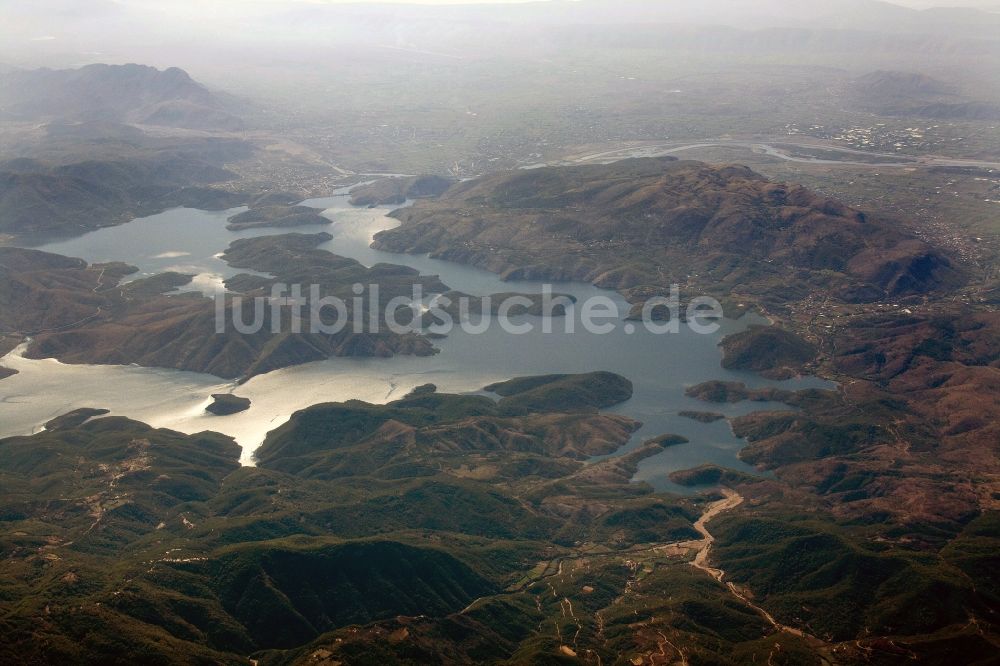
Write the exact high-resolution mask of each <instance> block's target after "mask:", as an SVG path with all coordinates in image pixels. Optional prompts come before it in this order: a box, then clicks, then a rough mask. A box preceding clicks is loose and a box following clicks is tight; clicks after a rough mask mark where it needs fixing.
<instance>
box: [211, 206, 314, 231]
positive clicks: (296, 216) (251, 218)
mask: <svg viewBox="0 0 1000 666" xmlns="http://www.w3.org/2000/svg"><path fill="white" fill-rule="evenodd" d="M322 212H323V210H322V209H321V208H311V207H309V206H258V207H256V208H251V209H250V210H248V211H245V212H243V213H240V214H239V215H234V216H232V217H231V218H229V220H228V221H229V224H227V225H226V229H229V230H230V231H242V230H244V229H258V228H261V227H276V228H288V227H304V226H310V225H317V224H332V221H331V220H330V219H329V218H327V217H323V216H322V215H320V213H322Z"/></svg>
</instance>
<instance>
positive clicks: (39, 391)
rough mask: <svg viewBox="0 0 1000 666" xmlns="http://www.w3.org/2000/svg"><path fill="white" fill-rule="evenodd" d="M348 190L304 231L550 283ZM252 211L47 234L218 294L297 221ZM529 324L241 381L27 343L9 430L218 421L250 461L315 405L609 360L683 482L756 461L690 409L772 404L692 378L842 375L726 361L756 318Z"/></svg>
mask: <svg viewBox="0 0 1000 666" xmlns="http://www.w3.org/2000/svg"><path fill="white" fill-rule="evenodd" d="M338 195H339V196H334V197H330V198H325V199H313V200H309V201H305V202H303V203H304V205H308V206H315V207H318V208H323V209H325V211H326V212H325V213H324V215H325V216H326V217H328V218H329V219H330V220H331V221H332V224H330V225H323V226H315V227H313V226H310V227H299V228H296V229H294V230H291V231H297V232H301V233H315V232H317V231H325V232H328V233H330V234H331V235H332V236H333V239H332V240H331V241H329V242H328V243H325V244H324V245H323V246H321V247H323V248H324V249H327V250H329V251H331V252H333V253H335V254H339V255H341V256H346V257H351V258H354V259H357V260H358V261H360V262H361V263H363V264H365V265H368V266H370V265H372V264H375V263H379V262H386V263H396V264H404V265H407V266H411V267H413V268H416V269H418V270H419V271H421V273H423V274H425V275H439V276H441V279H442V280H443V281H444V282H445V284H447V285H449V286H450V287H452V288H454V289H459V290H461V291H464V292H467V293H472V294H476V295H487V294H493V293H500V292H510V291H520V292H525V293H540V292H541V291H542V287H543V285H542V284H541V283H538V282H530V281H524V282H503V281H501V280H500V279H499V278H498V277H497V276H496V275H494V274H492V273H488V272H486V271H481V270H478V269H475V268H470V267H466V266H462V265H459V264H454V263H449V262H444V261H438V260H434V259H431V258H429V257H426V256H410V255H397V254H391V253H387V252H382V251H379V250H373V249H372V248H371V247H370V244H371V239H372V236H373V235H374V234H375V233H377V232H378V231H381V230H383V229H389V228H392V227H394V226H396V225H398V221H396V220H394V219H392V218H390V217H388V216H387V213H388V212H389V211H390V210H391V209H389V208H373V209H368V208H353V207H351V206H349V205H348V204H347V200H346V198H345V197H344V196H342V193H338ZM240 210H242V209H234V210H231V211H224V212H207V211H200V210H194V209H185V208H179V209H175V210H171V211H167V212H165V213H161V214H159V215H153V216H150V217H147V218H142V219H138V220H135V221H133V222H131V223H129V224H126V225H122V226H119V227H110V228H106V229H101V230H98V231H95V232H92V233H89V234H86V235H84V236H81V237H79V238H76V239H71V240H65V241H59V242H53V243H48V244H44V245H41V246H39V249H43V250H46V251H49V252H57V253H60V254H65V255H69V256H77V257H82V258H84V259H86V260H87V261H90V262H96V261H125V262H127V263H131V264H133V265H136V266H138V267H139V269H140V274H142V275H146V274H153V273H157V272H162V271H166V270H176V271H179V272H184V273H192V274H196V275H197V276H198V277H197V278H196V281H195V283H194V284H193V285H192V286H191V287H190V288H193V289H200V290H203V291H205V292H206V293H211V292H213V291H215V290H217V289H219V288H221V281H222V280H223V279H224V278H226V277H228V276H231V275H233V274H235V273H238V272H246V271H241V270H236V269H232V268H230V267H229V266H227V265H226V264H225V262H223V261H222V260H220V259H219V258H218V256H217V255H218V254H219V253H221V252H222V251H223V250H225V249H226V247H227V246H228V245H229V243H231V242H232V241H233V240H235V239H237V238H246V237H250V236H261V235H268V234H276V233H286V232H287V231H290V230H287V229H252V230H245V231H241V232H232V231H228V230H227V229H226V228H225V224H226V218H227V217H228V216H230V215H233V214H235V213H237V212H239V211H240ZM555 291H557V292H560V293H569V294H572V295H574V296H576V297H577V298H578V299H585V298H587V297H590V296H596V295H600V296H605V297H610V298H612V299H613V300H614V301H615V302H616V303H617V304H619V306H620V308H621V312H622V314H623V315H624V314H625V313H626V312H627V306H626V304H625V303H624V301H623V300H622V299H621V297H620V296H618V295H617V294H615V293H613V292H608V291H605V290H601V289H597V288H596V287H593V286H591V285H587V284H581V283H561V284H558V285H556V286H555ZM685 296H688V295H685ZM692 296H693V295H692ZM571 315H572V313H571ZM525 321H533V322H534V323H535V324H536V325H535V330H534V331H533V332H532V333H530V334H527V335H510V334H508V333H505V332H504V331H502V330H501V329H500V328H499V327H497V326H493V327H491V328H490V329H489V330H488V331H487V332H486V333H484V334H481V335H470V334H468V333H465V332H463V331H462V330H461V329H458V328H456V329H455V331H454V332H453V333H452V334H451V335H450V336H449V337H448V338H447V339H444V340H440V341H437V342H436V343H435V344H436V345H437V346H438V347H439V348H440V350H441V353H440V354H438V355H436V356H433V357H429V358H416V357H397V358H392V359H354V358H350V359H342V358H337V359H330V360H327V361H321V362H317V363H310V364H307V365H303V366H298V367H294V368H286V369H283V370H279V371H276V372H272V373H269V374H267V375H263V376H259V377H255V378H253V379H251V380H250V381H249V382H247V383H246V384H244V385H242V386H238V387H237V386H236V385H235V384H233V383H227V382H225V381H224V380H220V379H218V378H215V377H211V376H208V375H202V374H196V373H187V372H178V371H173V370H161V369H151V368H139V367H122V366H70V365H65V364H62V363H59V362H57V361H54V360H29V359H25V358H23V357H21V356H20V352H21V350H15V352H12V353H11V354H10V355H9V356H8V357H7V358H5V359H4V360H3V363H4V365H7V366H9V367H12V368H14V369H17V370H19V371H20V374H18V375H14V376H13V377H10V378H8V379H5V380H2V381H0V435H3V436H6V435H13V434H24V433H29V432H33V431H36V430H37V429H38V428H39V426H40V425H41V424H42V423H44V422H45V421H46V420H48V419H50V418H52V417H54V416H57V415H59V414H62V413H65V412H66V411H69V410H70V409H75V408H78V407H84V406H89V407H104V408H108V409H111V410H112V413H114V414H118V415H123V416H129V417H131V418H135V419H138V420H141V421H145V422H147V423H150V424H151V425H154V426H157V427H168V428H173V429H175V430H179V431H182V432H187V433H192V432H198V431H203V430H215V431H219V432H223V433H225V434H228V435H231V436H233V437H235V438H236V440H237V441H238V442H239V443H240V444H241V445H243V447H244V452H243V461H244V462H245V463H251V462H252V459H251V456H252V452H253V450H254V449H255V448H256V447H257V446H259V444H260V442H261V441H262V440H263V439H264V436H265V435H266V433H267V432H268V431H269V430H271V429H273V428H275V427H277V426H278V425H281V424H282V423H284V422H285V421H286V420H287V419H288V417H289V416H290V415H291V414H292V413H293V412H295V411H297V410H299V409H303V408H305V407H308V406H309V405H312V404H316V403H321V402H332V401H342V400H347V399H352V398H356V399H361V400H366V401H368V402H372V403H382V402H387V401H389V400H393V399H397V398H400V397H402V396H403V395H405V394H406V393H407V392H408V391H409V390H411V389H412V388H414V387H416V386H419V385H421V384H426V383H428V382H430V383H434V384H437V385H438V387H439V389H440V390H442V391H448V392H472V391H477V390H479V389H480V388H481V387H483V386H485V385H486V384H489V383H491V382H495V381H500V380H504V379H508V378H511V377H516V376H522V375H536V374H547V373H575V372H588V371H592V370H610V371H612V372H616V373H619V374H621V375H624V376H626V377H628V378H629V379H630V380H632V382H633V384H634V386H635V395H634V396H633V398H632V399H631V400H630V401H628V402H627V403H624V404H623V405H620V406H618V407H616V408H614V409H612V410H610V411H612V412H616V413H620V414H624V415H627V416H630V417H632V418H635V419H638V420H639V421H642V422H643V424H644V425H643V428H642V429H641V430H640V431H639V432H637V433H636V435H635V436H634V437H633V439H632V441H631V442H630V443H629V445H628V446H627V447H626V448H625V449H624V450H625V451H627V450H630V449H632V448H634V447H636V446H639V445H641V443H642V441H644V440H645V439H648V438H651V437H655V436H657V435H660V434H664V433H668V432H670V433H677V434H680V435H684V436H685V437H687V438H689V439H690V440H691V442H690V443H689V444H684V445H681V446H676V447H671V448H669V449H667V450H666V451H665V452H663V453H662V454H660V455H657V456H655V457H653V458H650V459H648V460H646V461H644V462H643V464H642V466H641V468H640V470H639V473H638V474H637V475H636V478H637V479H638V480H645V481H649V482H650V483H652V484H653V485H654V486H655V487H656V488H658V489H660V490H673V491H682V490H683V489H681V488H679V487H678V486H676V485H674V484H672V483H671V482H670V481H669V480H668V479H667V475H668V474H669V473H670V472H672V471H675V470H678V469H685V468H689V467H693V466H696V465H700V464H704V463H715V464H719V465H724V466H727V467H732V468H735V469H739V470H743V471H748V472H749V471H753V470H752V468H750V467H749V466H747V465H745V464H744V463H742V462H741V461H740V460H739V459H738V458H737V456H736V454H737V452H738V451H739V449H741V448H742V447H743V446H744V445H745V442H743V441H742V440H739V439H737V438H736V437H734V436H733V434H732V432H731V431H730V429H729V426H728V424H727V423H726V422H725V421H720V422H716V423H710V424H703V423H699V422H696V421H693V420H690V419H685V418H683V417H680V416H678V412H679V411H682V410H712V411H719V412H722V413H725V414H726V415H727V416H734V415H738V414H743V413H747V412H749V411H751V410H753V409H761V408H767V407H770V406H768V405H761V404H760V403H745V404H739V405H722V406H718V405H707V404H706V403H702V402H699V401H696V400H693V399H691V398H688V397H686V396H685V395H684V389H685V388H686V387H687V386H690V385H693V384H697V383H700V382H703V381H707V380H710V379H722V380H731V381H742V382H744V383H746V384H748V385H750V386H765V385H781V386H786V387H788V388H803V387H811V386H829V384H828V383H826V382H823V381H822V380H818V379H815V378H803V379H799V380H794V381H790V382H781V383H777V382H770V381H767V380H763V379H761V378H759V377H757V376H756V375H753V374H750V373H741V372H732V371H727V370H724V369H723V368H722V367H721V366H720V364H719V362H720V360H721V353H720V350H719V349H718V343H719V341H720V340H721V338H722V337H723V336H724V335H726V334H728V333H732V332H735V331H738V330H741V329H742V328H744V327H745V326H746V325H747V323H748V322H747V321H731V320H726V321H723V322H722V328H721V330H720V331H719V332H718V333H716V334H713V335H699V334H696V333H694V332H693V331H691V330H689V329H688V328H687V327H684V326H682V327H681V332H680V333H678V334H668V335H656V334H653V333H651V332H648V331H646V330H645V329H644V328H642V327H641V326H638V327H631V328H632V329H633V331H632V332H631V333H630V332H628V329H629V328H630V327H626V326H623V325H619V326H617V327H616V330H615V331H614V332H612V333H611V334H608V335H595V334H591V333H587V332H586V331H583V330H582V329H580V328H579V326H577V329H578V330H577V332H575V333H573V334H567V333H566V332H565V331H564V325H563V323H562V321H561V320H559V319H556V320H554V321H553V332H552V333H543V332H542V330H541V326H540V320H539V319H537V318H525ZM219 392H234V393H236V394H237V395H240V396H244V397H247V398H250V399H251V400H252V406H251V408H250V410H248V411H246V412H243V413H241V414H236V415H233V416H227V417H216V416H211V415H208V414H207V413H206V412H205V411H204V409H205V407H206V406H207V405H208V404H209V402H210V398H209V396H210V394H212V393H219Z"/></svg>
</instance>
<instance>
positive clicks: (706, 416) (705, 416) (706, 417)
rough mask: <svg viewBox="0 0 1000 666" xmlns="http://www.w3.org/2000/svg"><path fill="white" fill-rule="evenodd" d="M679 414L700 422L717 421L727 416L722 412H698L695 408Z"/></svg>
mask: <svg viewBox="0 0 1000 666" xmlns="http://www.w3.org/2000/svg"><path fill="white" fill-rule="evenodd" d="M678 416H683V417H684V418H686V419H691V420H692V421H698V422H699V423H715V422H716V421H721V420H722V419H724V418H726V416H725V415H724V414H720V413H719V412H698V411H693V410H684V411H681V412H678Z"/></svg>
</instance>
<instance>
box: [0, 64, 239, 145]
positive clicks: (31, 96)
mask: <svg viewBox="0 0 1000 666" xmlns="http://www.w3.org/2000/svg"><path fill="white" fill-rule="evenodd" d="M0 116H3V117H6V118H8V119H14V120H16V119H26V120H36V119H37V120H60V121H76V122H92V121H103V122H121V123H130V124H139V125H161V126H166V127H179V128H186V129H198V130H238V129H241V128H242V127H243V122H242V121H241V120H240V119H239V118H237V117H236V116H235V115H233V114H232V113H230V112H229V111H228V110H227V109H226V105H225V104H224V102H223V101H222V100H221V99H220V98H219V97H218V96H216V95H215V94H214V93H212V92H211V91H209V90H208V89H207V88H205V87H204V86H202V85H201V84H199V83H197V82H196V81H194V80H193V79H192V78H191V77H190V76H188V74H187V72H185V71H184V70H182V69H178V68H176V67H171V68H169V69H165V70H159V69H156V68H155V67H148V66H146V65H135V64H129V65H103V64H97V65H87V66H85V67H81V68H79V69H47V68H46V69H36V70H25V71H12V72H7V73H5V74H2V75H0Z"/></svg>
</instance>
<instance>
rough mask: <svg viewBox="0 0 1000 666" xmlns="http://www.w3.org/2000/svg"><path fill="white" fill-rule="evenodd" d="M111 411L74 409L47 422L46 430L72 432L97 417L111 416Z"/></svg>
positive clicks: (85, 408) (87, 408)
mask: <svg viewBox="0 0 1000 666" xmlns="http://www.w3.org/2000/svg"><path fill="white" fill-rule="evenodd" d="M109 413H110V411H109V410H107V409H94V408H93V407H81V408H80V409H74V410H73V411H71V412H66V413H65V414H63V415H62V416H57V417H55V418H54V419H51V420H49V421H46V422H45V430H46V431H48V432H56V431H59V430H72V429H73V428H77V427H79V426H82V425H83V424H84V423H86V422H87V421H89V420H90V419H92V418H94V417H95V416H104V415H105V414H109Z"/></svg>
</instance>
